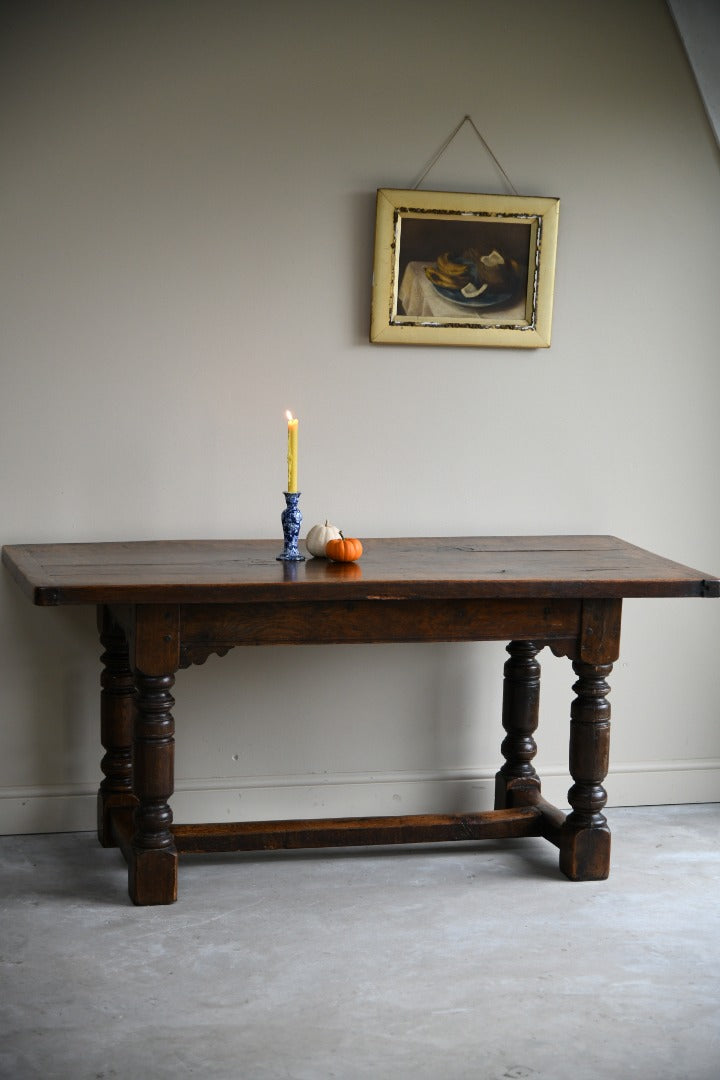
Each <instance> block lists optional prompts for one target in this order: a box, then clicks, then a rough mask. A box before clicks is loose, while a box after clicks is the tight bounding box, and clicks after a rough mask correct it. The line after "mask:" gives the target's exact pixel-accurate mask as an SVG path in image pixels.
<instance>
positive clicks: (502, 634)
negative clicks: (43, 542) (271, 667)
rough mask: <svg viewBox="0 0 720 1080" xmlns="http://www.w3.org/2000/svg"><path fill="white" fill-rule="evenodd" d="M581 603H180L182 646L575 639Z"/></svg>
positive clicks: (378, 601)
mask: <svg viewBox="0 0 720 1080" xmlns="http://www.w3.org/2000/svg"><path fill="white" fill-rule="evenodd" d="M582 607H583V604H582V601H581V600H552V599H539V600H514V599H502V600H500V599H498V600H487V599H462V600H454V599H440V600H427V599H417V600H416V599H406V598H397V599H369V598H368V599H362V600H344V601H334V602H332V603H320V602H315V603H313V602H294V603H290V604H288V603H281V602H278V603H258V604H254V603H248V604H203V605H199V604H188V605H181V607H180V618H179V627H180V643H181V650H185V651H188V650H190V651H192V650H193V649H195V648H204V649H207V648H212V647H214V646H225V647H227V646H234V645H292V644H295V645H298V644H313V645H327V644H359V643H374V642H378V643H387V642H425V641H427V642H430V641H493V640H496V641H504V640H511V639H513V638H521V639H535V638H539V639H540V640H542V641H553V640H556V639H575V638H577V637H578V635H579V633H580V630H581V623H582Z"/></svg>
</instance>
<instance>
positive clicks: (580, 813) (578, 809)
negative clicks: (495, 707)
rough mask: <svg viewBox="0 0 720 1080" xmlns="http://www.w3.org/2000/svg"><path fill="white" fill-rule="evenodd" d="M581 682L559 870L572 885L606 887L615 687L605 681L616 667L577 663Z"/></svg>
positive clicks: (573, 716) (572, 721)
mask: <svg viewBox="0 0 720 1080" xmlns="http://www.w3.org/2000/svg"><path fill="white" fill-rule="evenodd" d="M573 670H574V671H575V674H576V675H577V676H578V681H577V682H576V683H575V685H574V686H573V690H574V691H575V694H576V697H575V700H574V701H573V703H572V708H571V711H570V775H571V776H572V778H573V780H574V781H575V783H574V784H573V786H572V787H571V788H570V791H569V792H568V802H569V803H570V806H571V807H572V811H571V813H570V814H568V816H567V818H566V819H565V823H564V825H563V826H562V830H561V835H560V869H561V870H562V871H563V873H564V874H566V875H567V876H568V877H569V878H570V880H571V881H602V880H603V879H604V878H606V877H607V876H608V874H609V872H610V830H609V829H608V826H607V819H606V818H605V815H604V814H603V813H602V809H603V807H604V806H605V803H606V801H607V792H606V791H605V788H604V787H603V785H602V781H603V780H604V779H605V777H606V775H607V771H608V758H609V751H610V703H609V701H607V700H606V696H607V694H608V693H609V691H610V687H609V685H608V683H607V682H606V678H605V677H606V676H607V675H609V674H610V672H611V671H612V664H588V663H585V662H583V661H579V660H576V661H575V662H574V663H573Z"/></svg>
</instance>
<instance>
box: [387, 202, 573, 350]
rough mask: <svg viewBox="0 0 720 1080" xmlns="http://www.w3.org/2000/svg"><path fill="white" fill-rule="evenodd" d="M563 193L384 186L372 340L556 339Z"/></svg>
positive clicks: (529, 343) (521, 342)
mask: <svg viewBox="0 0 720 1080" xmlns="http://www.w3.org/2000/svg"><path fill="white" fill-rule="evenodd" d="M559 208H560V202H559V200H558V199H551V198H539V197H538V198H535V197H531V196H524V195H473V194H470V193H463V192H449V191H404V190H401V189H395V188H380V189H379V190H378V193H377V211H376V219H375V260H374V272H373V286H372V317H371V327H370V340H371V341H372V342H377V343H387V344H408V345H490V346H494V347H510V348H520V349H522V348H526V349H527V348H529V349H539V348H547V347H548V346H549V345H550V332H551V324H552V307H553V288H554V281H555V252H556V248H557V232H558V215H559Z"/></svg>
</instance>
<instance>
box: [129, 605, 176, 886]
mask: <svg viewBox="0 0 720 1080" xmlns="http://www.w3.org/2000/svg"><path fill="white" fill-rule="evenodd" d="M178 626H179V609H178V607H177V606H176V605H168V606H165V605H162V604H139V605H138V606H137V607H136V608H135V609H134V626H133V633H132V635H131V652H130V660H131V666H132V669H133V671H134V673H135V688H136V691H137V710H136V714H135V730H134V735H133V790H134V792H135V795H136V796H137V800H138V806H137V808H136V810H135V832H134V834H133V838H132V844H131V845H130V850H129V852H128V889H129V892H130V899H131V900H132V901H133V903H135V904H172V903H173V901H175V900H177V861H178V857H177V850H176V848H175V840H174V837H173V834H172V831H171V828H170V826H171V825H172V819H173V816H172V810H171V809H170V806H169V803H168V800H169V798H170V796H171V795H172V793H173V786H174V761H175V739H174V735H175V721H174V720H173V715H172V712H171V709H172V707H173V705H174V704H175V701H174V699H173V696H172V693H171V690H172V688H173V686H174V684H175V674H174V673H175V671H177V668H178V664H179V630H178Z"/></svg>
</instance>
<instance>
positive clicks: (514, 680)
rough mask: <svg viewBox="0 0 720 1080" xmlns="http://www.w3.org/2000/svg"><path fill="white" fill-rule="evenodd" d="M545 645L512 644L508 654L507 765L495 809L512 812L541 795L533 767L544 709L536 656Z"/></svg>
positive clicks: (505, 689)
mask: <svg viewBox="0 0 720 1080" xmlns="http://www.w3.org/2000/svg"><path fill="white" fill-rule="evenodd" d="M541 647H542V646H538V645H536V644H535V643H534V642H532V641H511V642H510V644H509V645H508V646H507V649H506V651H507V652H508V653H509V654H510V659H509V660H507V661H506V662H505V667H504V674H505V678H504V682H503V712H502V723H503V727H504V728H505V731H506V732H507V735H506V736H505V738H504V740H503V743H502V747H501V750H502V754H503V757H504V758H505V764H504V765H503V766H502V768H501V769H500V771H499V772H498V773H497V775H496V777H495V809H496V810H503V809H511V808H513V807H515V806H521V805H523V803H526V802H527V801H528V798H527V796H528V793H530V794H531V795H532V794H535V795H537V794H538V793H539V791H540V778H539V777H538V775H537V773H536V772H535V769H534V767H533V765H532V759H533V758H534V757H535V754H536V753H537V746H536V745H535V739H534V738H533V733H534V731H535V729H536V728H537V725H538V710H539V707H540V665H539V663H538V662H537V660H536V659H535V656H536V655H537V653H538V652H539V651H540V648H541Z"/></svg>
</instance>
